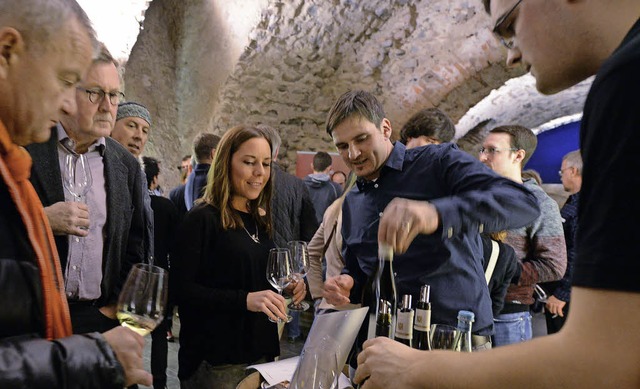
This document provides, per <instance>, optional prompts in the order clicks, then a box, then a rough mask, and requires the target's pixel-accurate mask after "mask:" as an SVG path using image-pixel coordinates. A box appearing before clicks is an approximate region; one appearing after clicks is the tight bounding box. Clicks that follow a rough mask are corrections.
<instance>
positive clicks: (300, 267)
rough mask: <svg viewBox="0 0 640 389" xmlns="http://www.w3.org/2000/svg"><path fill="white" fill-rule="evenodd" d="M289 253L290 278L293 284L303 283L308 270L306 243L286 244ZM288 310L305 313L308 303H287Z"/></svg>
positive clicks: (294, 242) (296, 241)
mask: <svg viewBox="0 0 640 389" xmlns="http://www.w3.org/2000/svg"><path fill="white" fill-rule="evenodd" d="M287 246H288V248H289V251H290V252H291V262H292V265H293V274H292V277H293V279H294V281H295V282H304V278H305V277H306V276H307V271H308V270H309V250H308V249H307V242H305V241H302V240H294V241H291V242H288V243H287ZM289 309H291V310H292V311H306V310H307V309H309V303H307V302H306V301H301V302H299V303H297V304H296V303H294V302H293V301H292V302H291V303H289Z"/></svg>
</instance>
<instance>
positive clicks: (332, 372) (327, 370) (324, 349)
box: [289, 335, 342, 389]
mask: <svg viewBox="0 0 640 389" xmlns="http://www.w3.org/2000/svg"><path fill="white" fill-rule="evenodd" d="M339 357H340V344H339V343H338V342H337V340H335V339H333V338H332V337H331V336H330V335H325V336H324V337H323V338H322V339H320V341H318V342H315V343H310V344H305V346H304V348H303V349H302V353H301V354H300V359H299V360H298V365H297V366H296V370H295V371H294V372H293V377H291V385H290V386H289V388H290V389H335V388H337V387H338V379H339V377H340V373H341V372H342V369H341V368H340V365H339V361H340V358H339Z"/></svg>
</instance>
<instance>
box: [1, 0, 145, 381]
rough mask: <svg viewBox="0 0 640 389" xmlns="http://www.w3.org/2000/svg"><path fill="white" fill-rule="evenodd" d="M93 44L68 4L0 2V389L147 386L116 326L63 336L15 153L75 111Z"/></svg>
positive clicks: (52, 270)
mask: <svg viewBox="0 0 640 389" xmlns="http://www.w3.org/2000/svg"><path fill="white" fill-rule="evenodd" d="M34 16H35V17H36V18H34ZM94 42H95V36H94V32H93V29H92V28H91V23H90V22H89V19H88V18H87V16H86V14H85V13H84V11H82V9H81V8H80V6H79V5H78V4H77V3H76V2H75V1H73V0H22V1H19V2H15V1H9V0H0V47H2V51H1V54H0V177H1V179H0V209H1V210H2V211H0V301H3V303H2V304H0V387H1V388H18V387H20V388H114V389H115V388H122V387H123V386H124V385H125V384H126V385H130V384H133V383H141V384H147V385H148V384H149V383H150V382H151V376H150V374H148V373H146V372H145V371H144V370H143V369H142V358H141V355H142V347H143V344H144V340H143V338H142V337H141V336H140V335H137V334H135V333H134V332H133V331H131V330H129V329H127V328H124V327H118V328H116V329H113V330H111V331H108V332H106V333H104V334H98V333H92V334H86V335H73V336H71V324H70V321H69V315H68V308H67V303H66V300H65V298H64V295H63V291H62V279H61V277H62V275H61V271H60V264H59V260H58V256H57V253H56V250H55V243H54V242H53V236H52V234H51V228H50V226H49V223H48V221H47V219H46V217H45V215H44V211H43V208H42V204H41V203H40V202H39V200H38V198H37V195H36V193H35V191H34V189H33V186H32V185H31V183H30V182H29V180H28V178H29V168H30V165H31V159H30V157H29V154H28V153H26V152H25V150H24V149H23V148H22V146H25V145H27V144H30V143H33V142H44V141H46V140H47V139H48V138H49V136H50V133H51V132H50V127H51V125H52V124H54V123H55V121H57V120H58V118H59V114H60V110H61V109H63V108H64V109H67V110H70V111H74V110H75V109H76V107H75V104H74V103H73V99H74V94H75V87H76V85H77V83H78V82H79V81H80V79H81V78H82V77H83V75H84V74H85V71H86V69H87V68H88V66H89V64H90V61H91V53H92V46H93V45H94Z"/></svg>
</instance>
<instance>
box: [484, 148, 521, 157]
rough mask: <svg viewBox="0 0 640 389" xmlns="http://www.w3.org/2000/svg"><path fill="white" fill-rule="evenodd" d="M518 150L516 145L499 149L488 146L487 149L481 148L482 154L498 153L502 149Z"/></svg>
mask: <svg viewBox="0 0 640 389" xmlns="http://www.w3.org/2000/svg"><path fill="white" fill-rule="evenodd" d="M517 150H518V149H516V148H514V147H512V148H510V149H498V148H495V147H488V148H486V149H485V148H484V147H481V148H480V154H487V155H495V154H498V153H499V152H501V151H517Z"/></svg>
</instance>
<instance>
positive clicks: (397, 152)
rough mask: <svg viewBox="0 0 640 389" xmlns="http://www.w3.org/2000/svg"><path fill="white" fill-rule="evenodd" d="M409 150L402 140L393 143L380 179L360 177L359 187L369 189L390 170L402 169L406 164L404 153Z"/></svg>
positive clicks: (357, 182)
mask: <svg viewBox="0 0 640 389" xmlns="http://www.w3.org/2000/svg"><path fill="white" fill-rule="evenodd" d="M406 151H407V148H406V146H405V145H404V144H402V142H396V143H394V145H393V149H391V153H389V157H388V158H387V160H386V161H385V162H384V165H382V168H381V169H380V176H379V177H378V179H376V180H373V181H369V180H366V179H364V178H358V180H357V181H356V185H358V189H360V190H361V191H362V190H367V189H370V188H372V187H373V185H374V183H375V182H377V181H379V180H380V179H381V178H382V177H384V175H385V174H386V173H387V171H389V170H397V171H402V166H403V165H404V155H405V153H406Z"/></svg>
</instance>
